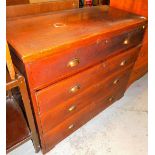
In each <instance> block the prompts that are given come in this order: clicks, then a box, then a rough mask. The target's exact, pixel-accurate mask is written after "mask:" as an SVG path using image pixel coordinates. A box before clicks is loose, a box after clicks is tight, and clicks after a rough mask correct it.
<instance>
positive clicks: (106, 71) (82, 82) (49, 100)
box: [36, 47, 140, 114]
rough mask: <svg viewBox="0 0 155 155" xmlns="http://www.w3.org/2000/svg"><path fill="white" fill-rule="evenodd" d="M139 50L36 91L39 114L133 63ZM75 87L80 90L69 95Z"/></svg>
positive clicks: (130, 51)
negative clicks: (123, 63) (77, 86)
mask: <svg viewBox="0 0 155 155" xmlns="http://www.w3.org/2000/svg"><path fill="white" fill-rule="evenodd" d="M139 50H140V47H136V48H133V49H130V50H128V51H126V52H123V53H121V54H119V55H118V56H115V57H113V58H110V59H107V60H106V61H104V62H103V63H101V64H99V65H97V66H94V67H92V68H90V69H88V70H87V71H84V72H82V73H81V72H80V73H79V74H76V75H75V76H72V77H70V78H67V79H65V80H62V81H61V82H58V83H56V84H53V85H51V86H49V87H47V88H45V89H42V90H40V91H38V92H37V93H36V97H37V101H38V106H39V111H40V112H39V113H40V114H42V113H44V112H47V111H48V110H50V109H51V108H54V107H55V106H57V105H58V104H59V103H61V102H64V101H66V100H67V99H70V98H71V97H74V96H76V95H78V94H80V93H81V92H83V91H84V90H86V89H88V88H89V87H90V86H92V85H93V84H96V83H98V82H99V81H102V80H103V79H104V78H106V77H107V76H108V75H110V74H112V73H113V72H116V71H121V70H122V69H124V68H125V67H126V66H128V65H129V64H131V63H134V62H135V60H136V59H137V55H138V53H139ZM123 61H125V62H126V63H125V65H124V66H121V65H120V64H121V63H122V62H123ZM90 83H91V85H90ZM76 85H79V86H80V89H79V90H78V91H77V92H75V93H70V89H71V88H72V87H74V86H76ZM62 88H63V89H62ZM60 90H61V92H60ZM50 94H52V95H50ZM45 98H46V100H45Z"/></svg>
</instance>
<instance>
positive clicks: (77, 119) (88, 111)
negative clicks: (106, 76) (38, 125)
mask: <svg viewBox="0 0 155 155" xmlns="http://www.w3.org/2000/svg"><path fill="white" fill-rule="evenodd" d="M122 96H123V90H122V89H121V90H120V91H118V92H113V91H112V90H110V91H109V92H107V94H106V95H105V97H104V98H100V99H98V100H96V101H95V102H91V103H90V105H88V106H87V107H85V108H83V109H82V110H81V111H79V112H78V113H77V114H75V115H73V116H72V117H70V118H69V119H67V120H66V121H64V122H63V123H61V124H60V125H59V126H57V127H56V128H54V129H53V130H51V131H50V132H48V133H46V134H45V135H44V136H43V138H44V139H45V145H46V151H49V150H50V149H51V148H52V147H54V146H55V144H57V143H58V142H60V141H61V140H62V139H64V138H65V137H67V136H68V135H70V134H71V133H72V132H74V131H75V130H77V129H78V128H79V127H81V126H82V125H83V124H85V123H86V122H87V121H88V120H90V119H91V118H93V117H94V116H95V115H97V114H98V113H99V112H101V111H102V110H104V109H105V108H107V107H108V106H109V105H111V104H112V103H113V102H114V101H116V100H118V99H120V98H121V97H122ZM111 97H112V98H113V101H109V99H110V98H111ZM71 125H73V128H72V129H68V128H69V127H70V126H71Z"/></svg>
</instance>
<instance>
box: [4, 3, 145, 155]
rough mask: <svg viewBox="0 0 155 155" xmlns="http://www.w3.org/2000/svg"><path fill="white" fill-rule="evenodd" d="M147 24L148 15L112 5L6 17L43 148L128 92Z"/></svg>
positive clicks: (14, 53)
mask: <svg viewBox="0 0 155 155" xmlns="http://www.w3.org/2000/svg"><path fill="white" fill-rule="evenodd" d="M146 27H147V20H146V19H145V18H141V16H138V15H135V14H132V13H128V12H125V11H121V10H118V9H115V8H112V7H108V6H97V7H91V8H84V9H76V10H66V11H60V12H55V13H48V14H39V15H35V16H27V17H24V18H12V19H8V20H7V41H8V43H9V46H10V48H11V51H12V58H13V61H14V64H15V65H16V66H17V68H18V69H19V70H20V71H21V72H22V73H23V74H24V75H25V77H26V78H27V83H28V86H29V93H30V96H31V100H32V106H33V110H34V112H35V117H36V121H37V126H38V129H39V135H40V140H41V146H42V151H43V153H46V152H48V151H49V150H50V149H51V148H52V147H54V146H55V145H56V144H57V143H58V142H60V141H61V140H62V139H64V138H65V137H67V136H68V135H70V134H71V133H72V132H74V131H75V130H77V129H78V128H79V127H80V126H82V125H83V124H85V123H86V122H87V121H88V120H90V119H91V118H92V117H94V116H95V115H97V114H98V113H99V112H101V111H102V110H104V109H105V108H107V107H108V106H110V105H111V104H112V103H113V102H115V101H116V100H118V99H120V98H121V97H122V96H123V95H124V92H125V90H126V87H127V83H128V80H129V77H130V74H131V72H132V69H133V66H134V64H135V61H136V59H137V56H138V54H139V51H140V49H141V43H142V40H143V35H144V32H145V29H146Z"/></svg>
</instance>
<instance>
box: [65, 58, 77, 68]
mask: <svg viewBox="0 0 155 155" xmlns="http://www.w3.org/2000/svg"><path fill="white" fill-rule="evenodd" d="M79 63H80V60H79V59H78V58H74V59H73V60H71V61H69V62H68V64H67V66H68V67H75V66H77V65H78V64H79Z"/></svg>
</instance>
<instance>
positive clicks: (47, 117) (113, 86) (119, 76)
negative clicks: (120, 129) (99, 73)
mask: <svg viewBox="0 0 155 155" xmlns="http://www.w3.org/2000/svg"><path fill="white" fill-rule="evenodd" d="M132 67H133V64H131V65H129V66H128V67H127V68H126V69H125V70H124V71H123V72H122V71H121V72H120V71H119V72H116V73H114V74H112V75H111V76H109V77H107V78H106V79H104V80H103V81H101V82H99V83H98V84H95V85H93V86H91V87H90V88H89V89H87V90H86V91H84V92H83V93H81V94H79V95H77V96H75V97H73V98H71V99H70V100H67V101H64V102H62V103H61V104H59V106H57V107H55V108H53V109H52V110H51V111H49V112H47V113H45V114H43V115H42V116H41V117H40V121H41V124H42V129H43V133H46V132H48V131H49V130H50V129H51V128H54V127H55V126H57V125H58V124H59V123H61V122H62V121H64V120H65V119H67V118H68V117H70V116H72V115H73V114H75V113H76V112H78V111H80V110H81V109H82V108H83V107H85V106H86V105H89V104H90V103H91V102H95V101H96V99H98V98H102V97H103V98H104V94H105V93H106V92H107V91H109V90H115V91H118V90H121V89H122V90H124V88H126V85H127V82H128V79H129V75H130V72H131V69H132Z"/></svg>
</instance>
